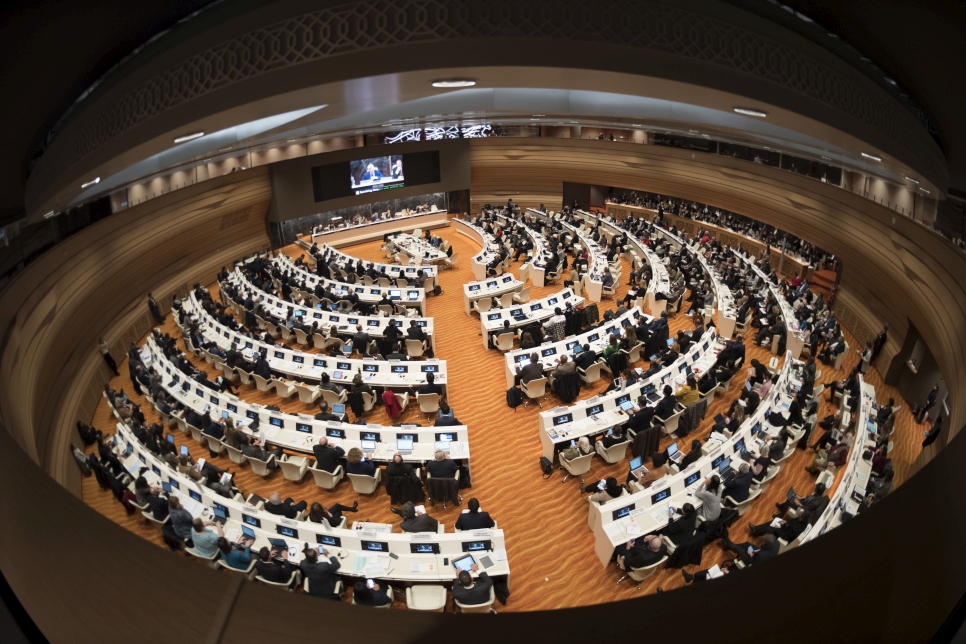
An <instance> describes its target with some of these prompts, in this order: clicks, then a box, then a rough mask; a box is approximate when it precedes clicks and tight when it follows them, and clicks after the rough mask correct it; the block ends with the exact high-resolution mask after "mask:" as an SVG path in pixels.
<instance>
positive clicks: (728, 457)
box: [587, 358, 800, 567]
mask: <svg viewBox="0 0 966 644" xmlns="http://www.w3.org/2000/svg"><path fill="white" fill-rule="evenodd" d="M792 365H793V360H791V359H790V358H787V359H786V360H785V364H784V366H783V368H782V371H781V372H780V374H779V380H778V382H777V383H776V384H775V385H774V386H773V387H772V388H771V391H769V392H768V395H767V396H766V397H765V399H764V400H762V401H761V404H760V405H759V406H758V409H757V410H755V413H754V414H752V415H751V416H750V417H748V418H747V419H745V421H744V423H742V425H741V427H740V428H739V429H738V430H737V431H736V432H735V433H734V434H732V436H731V438H729V439H727V440H726V441H725V442H724V443H722V444H720V446H718V447H713V448H710V449H711V451H710V453H707V454H704V455H703V456H702V457H701V458H699V459H698V460H697V461H696V462H694V463H692V464H691V465H689V466H688V467H686V468H685V469H684V470H683V471H681V472H678V473H677V474H673V475H668V476H664V477H663V478H661V479H658V480H657V481H654V482H653V483H651V485H650V487H648V488H646V489H644V490H641V491H640V492H635V493H633V494H625V495H623V496H621V497H619V498H616V499H613V500H611V501H608V502H607V503H603V504H598V503H590V504H588V505H589V506H590V507H589V510H588V518H587V521H588V525H589V526H590V529H591V530H592V531H593V532H594V539H595V545H594V552H595V553H596V554H597V558H598V560H599V561H600V563H601V565H602V566H605V567H606V566H607V565H609V563H610V560H611V557H612V556H613V554H614V548H615V547H617V546H618V545H620V544H622V543H626V542H627V541H628V540H630V539H635V538H637V537H641V536H643V535H646V534H653V533H654V532H655V531H657V530H660V529H661V528H663V527H665V526H666V525H667V524H668V518H669V516H670V514H669V511H668V510H669V507H671V506H673V507H675V508H678V507H680V506H681V505H683V504H684V503H691V504H692V505H695V507H699V506H700V503H698V502H697V499H695V498H694V497H693V496H692V494H693V492H694V491H695V490H696V489H697V487H698V486H699V485H700V484H701V482H702V481H703V480H704V479H705V478H707V477H708V476H710V475H711V474H712V473H714V472H719V473H723V472H724V471H726V470H727V469H729V468H731V469H733V470H737V468H738V466H739V465H740V464H741V463H743V462H745V461H743V460H742V459H741V453H742V450H743V449H746V448H747V449H748V450H751V451H756V450H757V449H758V448H760V446H761V445H762V444H763V439H764V437H765V435H766V434H767V435H771V436H777V435H778V433H779V432H780V428H778V427H774V426H772V425H771V424H770V423H768V422H767V421H766V419H765V414H766V412H772V411H775V412H778V413H783V412H784V411H786V410H787V409H788V407H789V405H790V404H791V401H792V400H793V398H794V392H795V391H796V390H797V388H799V387H800V383H799V382H797V378H796V377H795V376H794V375H793V373H792ZM709 445H711V443H707V444H706V447H707V446H709ZM791 449H794V445H792V446H791ZM702 451H704V450H702Z"/></svg>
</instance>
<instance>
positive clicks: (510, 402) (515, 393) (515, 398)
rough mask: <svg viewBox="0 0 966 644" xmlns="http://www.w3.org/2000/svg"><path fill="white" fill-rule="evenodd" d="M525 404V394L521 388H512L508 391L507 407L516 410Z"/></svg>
mask: <svg viewBox="0 0 966 644" xmlns="http://www.w3.org/2000/svg"><path fill="white" fill-rule="evenodd" d="M522 404H523V392H522V391H520V388H519V387H510V388H509V389H507V390H506V405H507V407H512V408H513V409H516V408H517V407H519V406H520V405H522Z"/></svg>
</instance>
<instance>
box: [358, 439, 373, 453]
mask: <svg viewBox="0 0 966 644" xmlns="http://www.w3.org/2000/svg"><path fill="white" fill-rule="evenodd" d="M360 443H361V446H362V451H363V452H374V451H376V441H360Z"/></svg>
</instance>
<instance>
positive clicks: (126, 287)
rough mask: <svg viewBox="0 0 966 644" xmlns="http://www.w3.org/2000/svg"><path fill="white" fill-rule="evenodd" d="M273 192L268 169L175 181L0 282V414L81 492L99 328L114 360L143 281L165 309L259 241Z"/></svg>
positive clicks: (138, 310)
mask: <svg viewBox="0 0 966 644" xmlns="http://www.w3.org/2000/svg"><path fill="white" fill-rule="evenodd" d="M270 197H271V185H270V182H269V179H268V170H267V169H257V170H251V171H248V172H242V173H234V174H232V175H228V176H225V177H220V178H217V179H212V180H210V181H208V182H205V183H204V184H200V185H196V186H191V187H188V188H184V189H182V190H179V191H177V192H174V193H171V194H169V195H165V196H163V197H159V198H157V199H153V200H151V201H149V202H146V203H144V204H143V205H140V206H136V207H133V208H130V209H128V210H126V211H123V212H120V213H117V214H115V215H113V216H111V217H108V218H107V219H105V220H103V221H101V222H98V223H96V224H94V225H92V226H90V227H88V228H86V229H84V230H82V231H81V232H79V233H78V234H77V235H75V236H74V237H72V238H70V239H68V240H66V241H64V242H63V243H61V244H60V245H58V246H56V247H55V248H54V249H53V250H51V251H50V252H48V253H47V255H45V256H44V257H42V258H40V259H38V260H36V261H35V262H34V263H33V264H31V265H30V266H28V267H27V269H26V270H25V271H24V272H23V273H22V274H21V275H19V276H18V277H17V278H16V279H15V280H14V281H13V282H12V283H11V284H10V286H9V287H8V288H7V289H6V290H5V291H4V293H3V295H2V298H0V328H4V329H6V330H5V333H4V337H3V344H2V347H0V352H2V353H0V377H2V379H3V382H5V383H8V384H9V383H16V384H15V386H5V387H3V388H2V389H0V409H2V415H3V423H4V424H5V425H6V427H7V428H8V430H9V431H10V432H11V433H12V434H13V436H14V438H15V439H16V440H17V442H18V443H19V444H20V445H21V447H22V448H23V449H24V450H25V451H26V452H27V454H29V455H30V457H31V458H32V459H33V460H34V462H36V463H38V464H39V465H40V466H41V467H42V468H44V469H45V470H46V471H47V472H48V473H49V474H50V475H51V476H53V477H54V478H55V479H57V480H58V482H60V483H61V484H63V485H65V486H67V487H68V488H69V489H71V490H72V491H74V492H75V493H79V489H80V486H79V479H78V472H77V468H76V467H75V466H74V465H73V464H72V462H71V457H70V454H69V452H68V450H67V444H68V443H69V442H70V441H71V440H76V434H75V432H74V429H73V426H74V423H75V421H76V420H77V419H78V418H84V417H87V416H88V414H89V411H90V410H92V409H93V407H92V404H96V400H97V395H98V392H99V387H100V386H101V384H102V383H103V382H104V378H103V376H104V375H106V373H107V368H106V367H105V366H104V363H103V361H102V360H101V357H100V353H99V352H98V350H97V341H98V338H99V337H100V336H103V337H105V338H106V339H107V340H108V342H109V343H111V345H112V352H113V354H114V356H115V359H116V360H117V361H118V362H120V356H121V355H122V354H123V352H124V351H125V349H126V347H127V345H128V343H129V342H130V341H131V340H133V339H136V338H138V337H140V336H141V335H143V334H144V332H145V331H146V330H147V329H148V328H150V325H151V324H152V322H153V321H152V319H151V317H150V315H149V314H148V311H147V306H146V303H145V302H146V296H147V293H148V292H149V291H152V292H153V293H154V295H155V297H156V298H157V299H158V301H159V302H161V303H162V306H164V307H166V305H167V303H169V302H170V300H171V297H172V295H173V294H174V293H175V292H179V291H180V292H183V291H184V290H185V287H186V285H190V284H191V283H193V282H195V281H198V280H201V279H205V280H207V279H210V276H211V275H212V274H213V272H215V271H217V269H218V268H219V267H220V266H221V265H224V264H227V263H230V261H231V260H232V259H234V258H237V257H239V256H241V255H244V254H246V253H251V252H253V251H255V250H257V249H259V248H265V247H267V245H268V239H267V237H266V235H265V223H264V221H265V213H266V212H267V209H268V202H269V199H270ZM81 412H87V413H81ZM79 414H80V415H79Z"/></svg>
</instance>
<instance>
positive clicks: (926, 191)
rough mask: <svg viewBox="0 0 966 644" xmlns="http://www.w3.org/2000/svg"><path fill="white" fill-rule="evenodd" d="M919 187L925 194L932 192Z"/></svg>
mask: <svg viewBox="0 0 966 644" xmlns="http://www.w3.org/2000/svg"><path fill="white" fill-rule="evenodd" d="M919 189H920V190H922V191H923V192H925V193H926V194H927V195H931V194H932V193H931V192H929V191H928V190H926V189H925V188H919Z"/></svg>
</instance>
